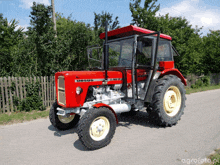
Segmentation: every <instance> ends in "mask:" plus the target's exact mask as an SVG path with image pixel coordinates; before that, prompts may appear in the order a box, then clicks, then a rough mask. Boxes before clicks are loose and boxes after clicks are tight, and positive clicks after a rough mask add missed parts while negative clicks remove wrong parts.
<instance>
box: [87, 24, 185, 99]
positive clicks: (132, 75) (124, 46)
mask: <svg viewBox="0 0 220 165" xmlns="http://www.w3.org/2000/svg"><path fill="white" fill-rule="evenodd" d="M106 36H107V37H106ZM106 36H105V33H101V34H100V39H106V43H107V45H108V54H107V55H105V54H104V51H103V48H102V47H98V46H95V47H88V49H87V54H88V60H89V65H90V70H104V69H105V68H104V64H105V57H106V56H108V57H106V59H107V60H106V61H107V62H106V64H107V66H106V67H107V68H106V69H107V70H108V71H120V72H122V74H123V87H122V90H123V91H124V92H125V94H126V98H127V100H128V99H131V98H132V99H133V102H135V99H141V100H143V101H145V102H150V101H151V99H152V97H151V96H152V95H151V90H153V89H154V84H155V82H154V81H155V80H156V78H158V77H159V76H160V73H161V72H163V71H166V70H169V69H171V70H172V69H174V59H173V56H175V55H177V54H178V53H177V51H176V50H175V49H174V47H172V44H171V40H172V38H171V37H170V36H168V35H165V34H161V33H159V32H154V31H151V30H147V29H143V28H139V27H136V26H132V25H130V26H127V27H123V28H120V29H116V30H112V31H109V32H108V34H107V35H106ZM104 45H105V43H104ZM106 73H108V72H107V71H106ZM154 76H155V78H154ZM153 78H154V79H153ZM182 79H183V78H182ZM152 81H153V82H152ZM128 86H129V87H130V88H131V90H129V88H128ZM138 86H142V87H143V90H141V91H140V90H138Z"/></svg>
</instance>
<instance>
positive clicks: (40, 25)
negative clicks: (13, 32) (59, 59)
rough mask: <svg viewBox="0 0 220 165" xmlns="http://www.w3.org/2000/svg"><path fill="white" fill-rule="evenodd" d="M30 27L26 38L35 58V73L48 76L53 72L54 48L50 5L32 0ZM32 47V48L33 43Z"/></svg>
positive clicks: (54, 40) (54, 41)
mask: <svg viewBox="0 0 220 165" xmlns="http://www.w3.org/2000/svg"><path fill="white" fill-rule="evenodd" d="M31 9H32V11H31V15H30V17H31V20H30V25H31V26H30V27H28V31H27V33H26V34H27V36H28V37H27V40H28V42H29V43H30V44H31V45H30V47H31V48H32V50H30V52H33V53H32V54H33V57H34V58H35V63H34V66H35V73H36V75H38V76H49V75H51V74H53V73H54V67H55V66H54V64H53V60H54V50H55V48H56V44H55V43H56V39H55V31H54V30H53V22H52V19H51V17H52V7H51V6H45V5H44V4H37V3H36V2H33V6H32V7H31ZM32 44H33V45H34V48H33V45H32Z"/></svg>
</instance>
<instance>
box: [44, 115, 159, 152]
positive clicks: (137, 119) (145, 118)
mask: <svg viewBox="0 0 220 165" xmlns="http://www.w3.org/2000/svg"><path fill="white" fill-rule="evenodd" d="M117 117H118V125H117V127H125V128H128V129H130V127H131V126H132V125H140V126H144V127H150V128H158V129H159V128H163V127H159V126H157V125H156V123H155V121H154V120H153V119H151V118H150V117H149V115H148V113H147V112H144V111H139V112H137V113H136V114H135V115H128V114H117ZM48 129H49V130H50V131H54V136H57V137H62V136H64V135H67V134H74V133H77V125H76V127H75V128H73V129H70V130H66V131H60V130H58V129H56V128H55V127H54V126H52V125H50V126H49V127H48ZM73 146H74V147H75V148H76V149H78V150H80V151H90V150H87V149H86V148H85V147H84V145H83V144H82V143H81V142H80V140H79V139H78V140H76V141H75V142H74V143H73Z"/></svg>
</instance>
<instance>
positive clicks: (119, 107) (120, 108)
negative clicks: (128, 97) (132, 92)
mask: <svg viewBox="0 0 220 165" xmlns="http://www.w3.org/2000/svg"><path fill="white" fill-rule="evenodd" d="M109 106H110V107H111V108H112V109H113V110H114V111H115V113H123V112H129V111H130V110H131V105H130V104H112V105H109Z"/></svg>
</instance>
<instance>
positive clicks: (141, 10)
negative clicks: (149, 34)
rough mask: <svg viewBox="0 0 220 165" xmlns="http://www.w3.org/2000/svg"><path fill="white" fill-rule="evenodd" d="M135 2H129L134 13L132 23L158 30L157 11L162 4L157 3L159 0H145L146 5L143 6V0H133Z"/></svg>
mask: <svg viewBox="0 0 220 165" xmlns="http://www.w3.org/2000/svg"><path fill="white" fill-rule="evenodd" d="M132 1H134V3H131V2H130V4H129V7H130V11H131V13H132V23H131V24H133V25H134V24H136V25H137V26H139V27H142V28H146V29H150V30H157V27H158V23H157V18H156V12H157V11H158V10H159V9H160V5H156V2H157V0H145V2H144V7H141V0H132Z"/></svg>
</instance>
